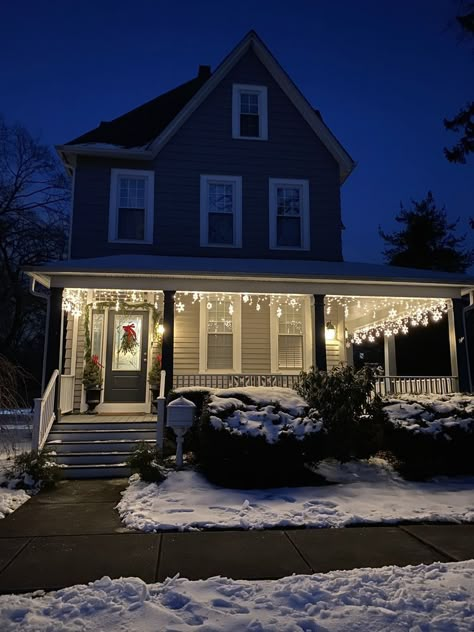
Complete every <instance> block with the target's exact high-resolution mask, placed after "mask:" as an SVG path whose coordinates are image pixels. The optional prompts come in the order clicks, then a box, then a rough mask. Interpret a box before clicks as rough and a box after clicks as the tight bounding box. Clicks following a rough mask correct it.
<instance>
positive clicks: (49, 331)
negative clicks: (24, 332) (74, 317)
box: [44, 287, 63, 387]
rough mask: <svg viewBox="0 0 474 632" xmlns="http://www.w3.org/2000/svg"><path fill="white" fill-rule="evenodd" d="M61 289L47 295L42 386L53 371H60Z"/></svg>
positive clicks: (53, 288) (45, 384)
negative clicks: (47, 305)
mask: <svg viewBox="0 0 474 632" xmlns="http://www.w3.org/2000/svg"><path fill="white" fill-rule="evenodd" d="M62 302H63V289H62V288H60V287H52V288H51V290H50V294H49V307H48V322H47V325H46V340H45V362H44V386H45V387H46V386H47V384H48V382H49V380H50V379H51V374H52V373H53V371H54V370H55V369H59V370H61V355H62V353H61V352H62V320H63V311H62Z"/></svg>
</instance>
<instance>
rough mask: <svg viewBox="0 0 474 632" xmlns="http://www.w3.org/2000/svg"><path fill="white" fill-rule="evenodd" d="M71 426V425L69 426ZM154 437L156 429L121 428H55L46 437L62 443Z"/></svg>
mask: <svg viewBox="0 0 474 632" xmlns="http://www.w3.org/2000/svg"><path fill="white" fill-rule="evenodd" d="M71 425H72V424H71ZM155 436H156V427H154V428H153V429H152V430H151V429H150V430H146V429H145V430H142V429H140V428H137V429H136V430H135V429H134V428H127V427H125V428H121V429H117V430H115V429H114V428H112V429H108V428H106V429H102V428H99V429H97V430H81V429H78V430H75V429H71V428H67V429H65V430H57V429H56V427H55V426H53V429H52V430H51V432H50V433H49V435H48V439H49V441H54V440H55V439H61V440H62V441H100V440H104V441H105V440H106V439H153V438H154V437H155Z"/></svg>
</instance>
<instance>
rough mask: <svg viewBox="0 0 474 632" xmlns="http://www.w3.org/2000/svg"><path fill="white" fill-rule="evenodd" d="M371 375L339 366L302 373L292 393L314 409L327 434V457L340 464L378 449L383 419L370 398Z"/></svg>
mask: <svg viewBox="0 0 474 632" xmlns="http://www.w3.org/2000/svg"><path fill="white" fill-rule="evenodd" d="M374 386H375V374H374V372H373V371H372V370H371V369H370V368H368V367H364V368H363V369H360V370H359V371H356V370H355V369H353V368H352V367H350V366H347V365H343V364H341V365H339V366H337V367H334V368H333V369H331V370H330V371H319V370H318V369H315V368H314V367H312V368H311V369H310V370H309V371H308V372H306V371H302V372H301V373H300V375H299V381H298V384H297V386H296V391H297V393H298V394H299V395H301V397H303V398H304V399H305V400H306V401H307V402H308V404H309V405H310V406H312V407H314V408H317V409H318V410H319V413H320V414H321V417H322V419H324V425H325V428H326V430H327V433H328V446H327V447H328V456H332V457H335V458H337V459H339V460H340V461H348V460H350V459H353V458H357V457H365V458H367V457H368V456H370V455H371V454H374V453H375V452H377V450H378V449H380V448H381V446H382V435H383V427H384V421H385V416H384V413H383V412H382V407H381V404H380V399H379V398H378V397H375V398H374V397H373V391H374Z"/></svg>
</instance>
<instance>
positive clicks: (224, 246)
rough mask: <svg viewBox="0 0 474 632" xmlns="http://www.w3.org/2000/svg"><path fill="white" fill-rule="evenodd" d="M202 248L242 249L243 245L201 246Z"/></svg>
mask: <svg viewBox="0 0 474 632" xmlns="http://www.w3.org/2000/svg"><path fill="white" fill-rule="evenodd" d="M200 246H201V248H242V244H235V245H234V244H203V243H201V244H200Z"/></svg>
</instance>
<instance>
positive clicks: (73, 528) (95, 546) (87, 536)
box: [0, 480, 474, 593]
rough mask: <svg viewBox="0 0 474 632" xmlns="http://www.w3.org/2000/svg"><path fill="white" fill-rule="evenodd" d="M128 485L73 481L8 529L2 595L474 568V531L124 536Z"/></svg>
mask: <svg viewBox="0 0 474 632" xmlns="http://www.w3.org/2000/svg"><path fill="white" fill-rule="evenodd" d="M126 484H127V481H126V480H105V481H104V480H88V481H64V482H62V483H60V485H59V486H58V488H57V489H55V490H53V491H49V492H43V493H41V494H38V495H37V496H35V497H34V498H32V499H31V500H30V501H28V502H27V503H25V504H24V505H22V506H21V507H20V508H19V509H17V510H16V511H15V513H13V514H12V515H11V516H9V517H7V518H5V519H4V520H0V592H2V593H9V592H25V591H27V592H28V591H33V590H38V589H43V590H53V589H57V588H62V587H65V586H70V585H73V584H77V583H85V582H89V581H93V580H95V579H99V578H100V577H102V576H104V575H108V576H110V577H112V578H116V577H127V576H138V577H141V578H142V579H143V580H144V581H146V582H154V581H162V580H163V579H165V578H166V577H168V576H173V575H175V574H176V573H180V575H181V576H183V577H188V578H189V579H205V578H207V577H211V576H213V575H223V576H227V577H231V578H234V579H278V578H280V577H285V576H287V575H291V574H292V573H297V574H300V573H313V572H326V571H329V570H336V569H351V568H357V567H365V566H369V567H379V566H385V565H387V564H396V565H398V566H405V565H407V564H421V563H424V564H429V563H431V562H435V561H442V562H452V561H460V560H464V559H470V558H474V525H403V526H399V527H361V528H349V529H287V530H266V531H207V532H186V533H161V534H141V533H137V532H133V531H129V530H127V529H125V528H123V527H122V524H121V522H120V520H119V517H118V514H117V512H116V511H115V510H114V507H115V505H116V504H117V502H118V501H119V499H120V492H121V491H122V490H123V489H124V488H125V486H126Z"/></svg>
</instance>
